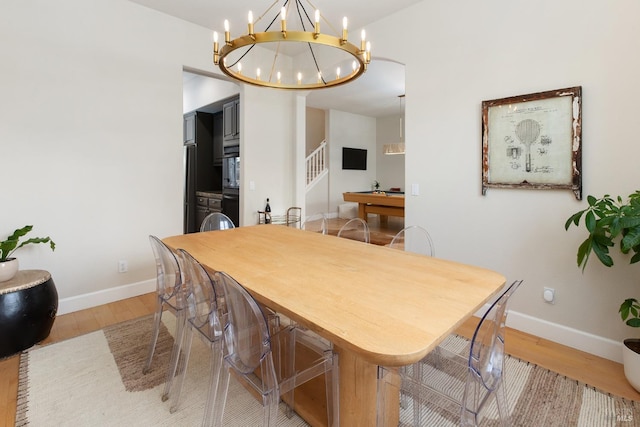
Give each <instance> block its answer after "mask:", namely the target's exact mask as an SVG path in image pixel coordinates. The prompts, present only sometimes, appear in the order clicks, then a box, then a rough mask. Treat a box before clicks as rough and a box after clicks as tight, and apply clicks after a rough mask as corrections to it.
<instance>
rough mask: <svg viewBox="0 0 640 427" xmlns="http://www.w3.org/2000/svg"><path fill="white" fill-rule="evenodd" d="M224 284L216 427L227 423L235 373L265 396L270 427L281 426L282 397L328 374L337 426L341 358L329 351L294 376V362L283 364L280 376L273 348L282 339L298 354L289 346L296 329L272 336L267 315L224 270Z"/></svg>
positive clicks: (330, 409) (330, 411)
mask: <svg viewBox="0 0 640 427" xmlns="http://www.w3.org/2000/svg"><path fill="white" fill-rule="evenodd" d="M219 283H221V284H222V286H223V288H224V294H225V302H226V306H227V324H226V326H225V332H224V334H225V348H226V350H225V356H224V367H223V368H222V370H221V371H220V379H219V381H218V390H217V392H216V405H215V416H216V422H215V425H216V426H222V425H223V419H222V418H223V415H224V407H225V404H226V399H227V390H228V388H229V379H230V374H231V371H233V372H234V373H235V374H236V375H235V376H236V377H240V378H241V380H244V382H246V383H247V385H249V386H251V388H253V389H254V390H255V391H256V392H257V393H258V394H259V395H260V396H261V397H262V405H263V408H264V409H263V425H264V426H270V427H273V426H275V425H276V421H277V418H278V410H279V402H280V397H281V396H282V395H285V394H287V393H288V392H289V391H290V390H291V389H293V388H295V387H297V386H299V385H301V384H304V383H305V382H307V381H309V380H311V379H313V378H316V377H318V376H320V375H324V376H325V382H326V393H327V419H328V425H329V426H334V425H337V420H338V396H337V393H335V392H334V389H335V388H336V387H337V384H338V382H337V375H338V373H337V369H334V363H335V362H336V361H337V355H334V354H332V352H326V353H324V354H322V355H321V356H320V357H319V358H318V359H317V360H315V361H313V362H312V363H310V364H309V365H307V367H305V368H303V369H301V370H298V371H297V372H295V373H292V372H291V368H292V367H293V366H294V363H284V366H285V369H284V370H285V372H284V373H283V375H279V374H278V373H277V370H276V365H275V363H274V357H275V355H274V348H273V345H274V344H275V342H277V341H281V340H282V341H283V342H284V343H285V346H286V347H289V348H288V350H287V353H288V354H294V353H295V351H294V350H293V349H292V348H291V347H290V346H295V343H296V336H295V334H296V328H286V329H283V330H281V331H280V332H279V334H278V335H280V336H274V335H272V334H271V332H270V330H269V327H268V322H267V319H266V318H265V315H264V313H263V311H262V310H261V308H260V306H259V305H258V303H257V302H256V301H255V299H254V298H253V297H252V296H251V295H250V294H249V292H247V290H246V289H245V288H243V287H242V285H240V284H239V283H238V282H236V281H235V280H234V279H233V278H232V277H230V276H228V275H227V274H225V273H222V272H221V273H219ZM282 334H284V335H282ZM336 366H337V365H336ZM257 368H260V373H261V377H258V376H256V375H255V373H254V372H255V371H256V369H257ZM289 403H290V404H292V403H293V402H289Z"/></svg>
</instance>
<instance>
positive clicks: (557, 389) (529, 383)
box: [400, 335, 640, 427]
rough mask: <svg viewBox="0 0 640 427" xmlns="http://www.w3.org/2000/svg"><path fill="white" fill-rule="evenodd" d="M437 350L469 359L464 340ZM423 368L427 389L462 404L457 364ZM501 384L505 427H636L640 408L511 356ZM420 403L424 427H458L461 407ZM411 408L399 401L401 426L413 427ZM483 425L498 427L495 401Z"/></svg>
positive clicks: (451, 341)
mask: <svg viewBox="0 0 640 427" xmlns="http://www.w3.org/2000/svg"><path fill="white" fill-rule="evenodd" d="M441 345H442V346H443V347H445V348H446V349H447V350H449V351H450V352H451V353H453V354H458V355H464V357H468V354H469V340H467V339H466V338H463V337H459V336H455V335H451V336H449V337H448V338H447V339H446V340H445V341H444V342H443V343H442V344H441ZM441 354H445V353H441ZM432 355H433V354H432ZM424 366H425V368H424V369H425V372H424V374H423V375H424V376H425V377H426V378H428V379H429V382H430V383H431V384H435V385H436V387H437V388H440V389H442V388H443V387H442V384H446V389H447V390H448V391H447V393H452V394H457V396H456V398H457V399H458V400H462V394H463V390H464V381H465V379H466V372H465V371H464V370H462V371H460V369H459V367H460V365H459V364H457V363H453V362H451V361H448V360H447V359H446V358H444V357H441V358H439V359H438V364H437V366H438V369H437V370H435V369H434V368H433V367H431V366H429V365H424ZM503 380H504V386H505V387H506V392H507V402H508V407H509V410H510V413H509V419H510V424H509V425H513V426H523V427H524V426H527V427H529V426H540V427H543V426H544V427H549V426H557V427H565V426H585V427H587V426H588V427H591V426H593V427H600V426H602V427H605V426H606V427H609V426H624V427H632V426H640V402H635V401H630V400H627V399H624V398H621V397H617V396H613V395H611V394H608V393H603V392H601V391H599V390H596V389H595V388H593V387H590V386H588V385H586V384H583V383H580V382H578V381H576V380H572V379H570V378H567V377H565V376H563V375H560V374H557V373H555V372H552V371H549V370H547V369H544V368H541V367H539V366H537V365H534V364H531V363H527V362H524V361H521V360H519V359H517V358H514V357H509V356H507V357H506V358H505V371H504V377H503ZM422 399H424V400H425V401H426V402H427V403H426V406H423V408H422V411H423V412H422V414H421V420H422V423H423V424H424V425H425V426H438V427H445V426H457V425H459V422H460V413H459V412H458V411H459V406H458V407H456V406H453V405H451V406H448V405H447V402H446V401H444V400H443V399H442V398H441V397H439V396H438V395H436V394H430V395H424V396H423V397H422ZM435 402H438V403H435ZM412 403H413V402H412V399H411V398H405V399H402V404H401V411H400V419H401V422H400V425H401V426H410V425H413V415H414V414H413V405H412ZM437 405H440V406H437ZM443 408H444V409H443ZM481 425H485V426H500V425H501V424H500V422H499V417H498V411H497V407H496V405H495V399H493V401H492V402H491V404H490V405H489V406H488V408H487V409H486V412H485V417H484V418H483V420H482V424H481Z"/></svg>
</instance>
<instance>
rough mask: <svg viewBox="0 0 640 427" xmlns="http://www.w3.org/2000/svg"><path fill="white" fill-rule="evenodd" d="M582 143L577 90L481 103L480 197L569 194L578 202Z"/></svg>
mask: <svg viewBox="0 0 640 427" xmlns="http://www.w3.org/2000/svg"><path fill="white" fill-rule="evenodd" d="M581 142H582V87H581V86H576V87H570V88H565V89H557V90H551V91H546V92H538V93H532V94H527V95H519V96H513V97H508V98H502V99H494V100H489V101H482V194H483V195H486V191H487V188H526V189H567V190H571V191H573V193H574V194H575V197H576V198H577V199H578V200H581V199H582V146H581Z"/></svg>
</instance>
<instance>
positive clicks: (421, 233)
mask: <svg viewBox="0 0 640 427" xmlns="http://www.w3.org/2000/svg"><path fill="white" fill-rule="evenodd" d="M389 247H392V248H395V249H400V250H404V251H408V252H414V253H417V254H422V255H429V256H435V255H436V251H435V247H434V246H433V241H432V240H431V236H430V235H429V233H428V232H427V230H425V229H424V228H422V227H420V226H419V225H410V226H407V227H405V228H403V229H402V230H400V231H398V234H396V235H395V236H394V237H393V239H392V240H391V243H389Z"/></svg>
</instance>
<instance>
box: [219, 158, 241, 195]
mask: <svg viewBox="0 0 640 427" xmlns="http://www.w3.org/2000/svg"><path fill="white" fill-rule="evenodd" d="M222 188H223V192H224V190H225V189H226V190H239V189H240V156H239V155H237V156H230V157H224V158H223V159H222Z"/></svg>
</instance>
